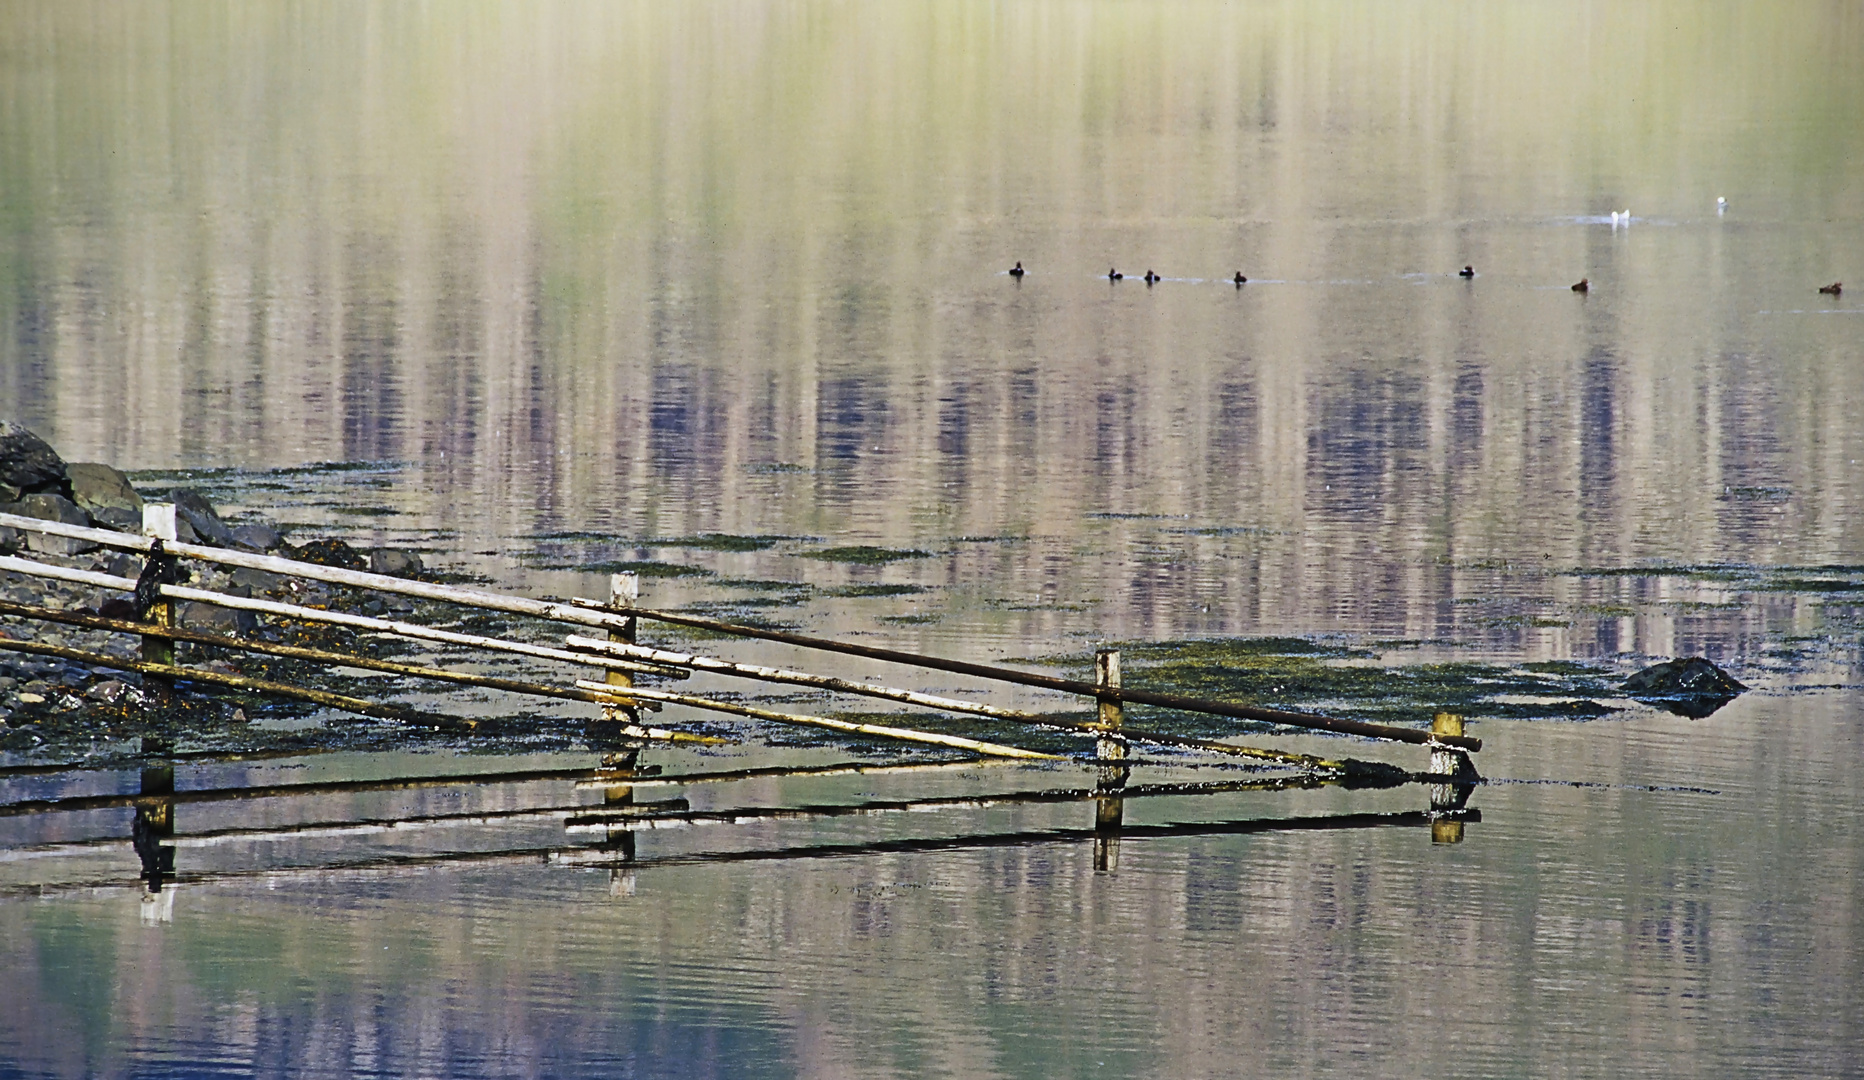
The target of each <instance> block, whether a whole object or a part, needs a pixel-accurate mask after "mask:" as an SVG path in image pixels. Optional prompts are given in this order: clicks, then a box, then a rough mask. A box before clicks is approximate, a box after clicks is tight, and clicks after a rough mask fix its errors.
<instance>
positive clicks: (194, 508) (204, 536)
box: [172, 488, 233, 547]
mask: <svg viewBox="0 0 1864 1080" xmlns="http://www.w3.org/2000/svg"><path fill="white" fill-rule="evenodd" d="M172 498H173V500H174V503H175V518H176V521H175V532H176V537H177V539H180V540H183V541H186V540H187V537H185V536H181V535H180V533H181V525H182V523H184V522H185V523H186V524H187V525H188V527H189V528H190V529H191V530H193V532H194V535H195V537H196V538H198V539H199V541H200V542H201V543H206V544H212V545H214V546H215V547H231V546H232V545H233V530H231V529H229V528H227V527H226V525H225V524H223V523H222V522H221V520H220V515H219V513H218V512H216V511H215V510H214V504H213V503H210V502H208V501H207V498H206V496H204V495H202V494H201V493H200V492H198V491H196V490H194V489H193V488H176V489H175V493H174V495H173V496H172Z"/></svg>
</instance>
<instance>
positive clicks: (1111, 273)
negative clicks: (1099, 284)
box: [1107, 270, 1126, 281]
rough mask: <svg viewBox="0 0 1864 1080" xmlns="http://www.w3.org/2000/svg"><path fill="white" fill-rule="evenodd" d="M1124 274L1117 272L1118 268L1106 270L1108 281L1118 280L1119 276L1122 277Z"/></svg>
mask: <svg viewBox="0 0 1864 1080" xmlns="http://www.w3.org/2000/svg"><path fill="white" fill-rule="evenodd" d="M1125 276H1126V275H1125V274H1122V273H1120V272H1119V271H1118V270H1108V271H1107V280H1108V281H1118V280H1120V279H1121V278H1123V277H1125Z"/></svg>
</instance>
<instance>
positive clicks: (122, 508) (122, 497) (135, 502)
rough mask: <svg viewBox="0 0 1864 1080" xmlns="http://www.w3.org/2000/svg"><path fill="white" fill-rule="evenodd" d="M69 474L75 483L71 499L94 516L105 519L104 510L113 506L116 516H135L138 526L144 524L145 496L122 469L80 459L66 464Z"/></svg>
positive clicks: (122, 519)
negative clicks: (143, 500) (140, 493)
mask: <svg viewBox="0 0 1864 1080" xmlns="http://www.w3.org/2000/svg"><path fill="white" fill-rule="evenodd" d="M65 478H66V479H67V480H68V481H70V483H71V501H72V502H74V503H77V504H78V505H79V506H80V507H82V508H83V509H84V510H85V511H87V512H89V514H90V515H91V517H92V518H93V519H94V520H97V521H103V520H104V517H103V514H102V511H106V510H110V511H115V512H116V513H115V514H114V515H113V517H114V518H115V519H116V520H118V521H129V520H131V518H133V519H134V521H135V526H134V527H135V528H138V529H140V528H141V527H142V496H141V495H138V494H136V489H135V488H133V487H130V486H129V478H128V477H126V476H124V475H123V474H122V473H120V472H118V471H116V470H115V469H113V468H111V467H110V466H108V465H102V464H99V463H97V462H95V461H76V462H72V463H71V464H69V465H67V466H65ZM124 515H128V516H127V517H126V516H124ZM112 524H113V525H114V524H115V522H114V521H113V522H112Z"/></svg>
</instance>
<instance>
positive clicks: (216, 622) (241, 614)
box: [177, 601, 259, 634]
mask: <svg viewBox="0 0 1864 1080" xmlns="http://www.w3.org/2000/svg"><path fill="white" fill-rule="evenodd" d="M177 614H178V615H179V616H180V618H181V624H182V625H183V626H192V627H195V628H197V629H201V630H212V631H215V632H217V633H221V634H250V633H252V632H253V631H254V630H257V629H258V628H259V617H258V616H257V615H254V614H253V613H252V612H250V611H240V610H237V609H235V608H223V607H216V606H215V605H213V604H203V603H200V602H198V601H193V602H189V603H186V604H182V605H181V610H180V611H179V612H178V613H177Z"/></svg>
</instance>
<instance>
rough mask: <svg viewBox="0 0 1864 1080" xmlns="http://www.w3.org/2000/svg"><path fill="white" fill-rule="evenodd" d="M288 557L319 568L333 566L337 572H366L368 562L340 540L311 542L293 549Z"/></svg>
mask: <svg viewBox="0 0 1864 1080" xmlns="http://www.w3.org/2000/svg"><path fill="white" fill-rule="evenodd" d="M289 554H290V557H291V558H294V559H296V560H298V561H299V562H308V563H316V564H317V565H319V566H334V567H336V568H337V569H339V570H367V569H368V568H369V561H368V560H367V559H365V558H363V557H362V554H361V553H360V552H358V551H357V550H356V549H355V548H353V547H350V546H349V545H348V544H346V543H344V542H343V541H341V540H313V541H311V542H310V543H308V544H305V545H304V546H303V547H299V548H293V549H291V550H290V552H289Z"/></svg>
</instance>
